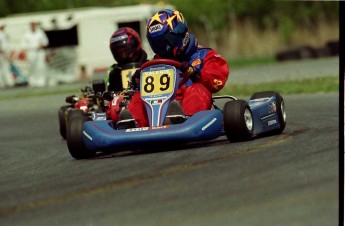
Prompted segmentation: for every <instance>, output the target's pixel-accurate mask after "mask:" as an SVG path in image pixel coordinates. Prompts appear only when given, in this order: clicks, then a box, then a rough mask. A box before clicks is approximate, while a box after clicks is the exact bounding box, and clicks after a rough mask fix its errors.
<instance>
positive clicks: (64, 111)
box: [58, 80, 105, 139]
mask: <svg viewBox="0 0 345 226" xmlns="http://www.w3.org/2000/svg"><path fill="white" fill-rule="evenodd" d="M92 85H93V88H95V90H96V91H95V90H94V89H93V88H91V87H89V86H86V87H85V88H84V89H80V91H81V93H82V94H81V96H79V97H78V96H76V95H71V96H67V97H66V100H65V101H66V103H69V105H64V106H61V107H60V108H59V110H58V118H59V129H60V135H61V137H62V138H63V139H66V138H67V132H66V128H67V124H68V121H69V116H70V114H71V112H72V111H73V112H74V111H78V112H79V113H77V114H78V115H90V114H91V112H102V106H103V105H104V104H103V99H102V98H101V95H100V92H102V90H104V89H105V85H104V81H101V80H95V81H93V84H92ZM102 86H103V88H102ZM96 87H97V88H96Z"/></svg>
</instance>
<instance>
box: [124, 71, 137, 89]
mask: <svg viewBox="0 0 345 226" xmlns="http://www.w3.org/2000/svg"><path fill="white" fill-rule="evenodd" d="M136 70H137V68H131V69H125V70H122V71H121V78H122V87H123V88H124V89H127V88H128V82H129V81H130V80H131V78H132V75H133V74H134V73H135V71H136Z"/></svg>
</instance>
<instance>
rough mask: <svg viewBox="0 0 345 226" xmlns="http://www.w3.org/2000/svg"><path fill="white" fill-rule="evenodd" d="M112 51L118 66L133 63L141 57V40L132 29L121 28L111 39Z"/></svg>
mask: <svg viewBox="0 0 345 226" xmlns="http://www.w3.org/2000/svg"><path fill="white" fill-rule="evenodd" d="M110 50H111V53H112V54H113V57H114V59H115V60H116V61H117V63H118V64H127V63H132V62H134V61H135V59H136V58H138V56H139V52H140V50H141V38H140V36H139V34H138V33H137V32H136V31H135V30H133V29H132V28H129V27H123V28H120V29H119V30H117V31H115V32H114V33H113V35H112V36H111V38H110Z"/></svg>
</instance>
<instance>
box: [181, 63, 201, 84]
mask: <svg viewBox="0 0 345 226" xmlns="http://www.w3.org/2000/svg"><path fill="white" fill-rule="evenodd" d="M180 70H181V72H182V74H181V77H184V78H185V77H189V78H190V79H191V80H192V81H196V80H198V79H199V78H200V74H201V73H200V70H199V69H198V68H196V67H193V66H192V65H190V63H188V62H182V65H181V68H180Z"/></svg>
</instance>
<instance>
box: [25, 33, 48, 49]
mask: <svg viewBox="0 0 345 226" xmlns="http://www.w3.org/2000/svg"><path fill="white" fill-rule="evenodd" d="M48 44H49V43H48V38H47V35H46V34H45V33H44V31H42V30H41V29H39V28H36V30H35V31H34V32H33V31H31V30H30V31H29V32H28V33H26V34H25V35H24V37H23V48H25V49H27V50H29V51H30V50H38V49H39V48H40V47H41V46H47V45H48Z"/></svg>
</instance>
